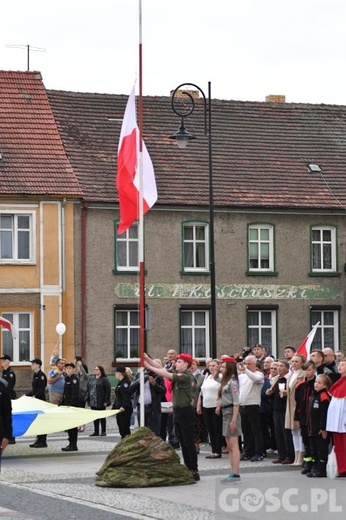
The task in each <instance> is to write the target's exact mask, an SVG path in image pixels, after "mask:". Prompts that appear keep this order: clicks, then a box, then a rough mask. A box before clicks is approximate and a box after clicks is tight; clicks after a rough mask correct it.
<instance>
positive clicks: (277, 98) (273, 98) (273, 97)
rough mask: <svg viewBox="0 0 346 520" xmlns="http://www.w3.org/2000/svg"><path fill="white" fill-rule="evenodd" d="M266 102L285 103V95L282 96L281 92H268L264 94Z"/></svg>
mask: <svg viewBox="0 0 346 520" xmlns="http://www.w3.org/2000/svg"><path fill="white" fill-rule="evenodd" d="M266 102H267V103H286V96H282V95H281V94H270V95H269V96H266Z"/></svg>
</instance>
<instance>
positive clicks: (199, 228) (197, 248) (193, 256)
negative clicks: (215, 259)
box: [183, 222, 209, 273]
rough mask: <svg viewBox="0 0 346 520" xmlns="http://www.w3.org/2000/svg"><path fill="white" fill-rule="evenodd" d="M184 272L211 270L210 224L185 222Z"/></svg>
mask: <svg viewBox="0 0 346 520" xmlns="http://www.w3.org/2000/svg"><path fill="white" fill-rule="evenodd" d="M183 272H190V273H191V272H197V273H201V272H205V273H208V272H209V226H208V224H206V223H203V222H184V223H183Z"/></svg>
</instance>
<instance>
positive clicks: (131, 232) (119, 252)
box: [115, 222, 139, 272]
mask: <svg viewBox="0 0 346 520" xmlns="http://www.w3.org/2000/svg"><path fill="white" fill-rule="evenodd" d="M117 227H118V222H115V237H116V238H115V258H116V262H115V264H116V265H115V270H116V271H125V272H126V271H127V272H133V271H138V269H139V266H138V245H139V239H138V224H132V226H131V227H130V228H129V229H127V230H126V231H125V233H123V234H122V235H117Z"/></svg>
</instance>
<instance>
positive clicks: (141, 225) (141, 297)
mask: <svg viewBox="0 0 346 520" xmlns="http://www.w3.org/2000/svg"><path fill="white" fill-rule="evenodd" d="M138 3H139V5H138V8H139V153H138V168H139V237H138V238H139V251H138V260H139V357H140V364H139V383H140V396H141V402H140V426H144V413H145V412H144V347H145V271H144V214H143V108H142V97H143V93H142V0H138Z"/></svg>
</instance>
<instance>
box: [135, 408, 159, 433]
mask: <svg viewBox="0 0 346 520" xmlns="http://www.w3.org/2000/svg"><path fill="white" fill-rule="evenodd" d="M137 417H138V425H140V424H141V410H140V405H137ZM144 426H146V427H147V428H149V430H151V431H152V432H153V433H155V435H157V436H158V437H160V434H161V412H154V411H153V407H152V406H151V404H146V405H144Z"/></svg>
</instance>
